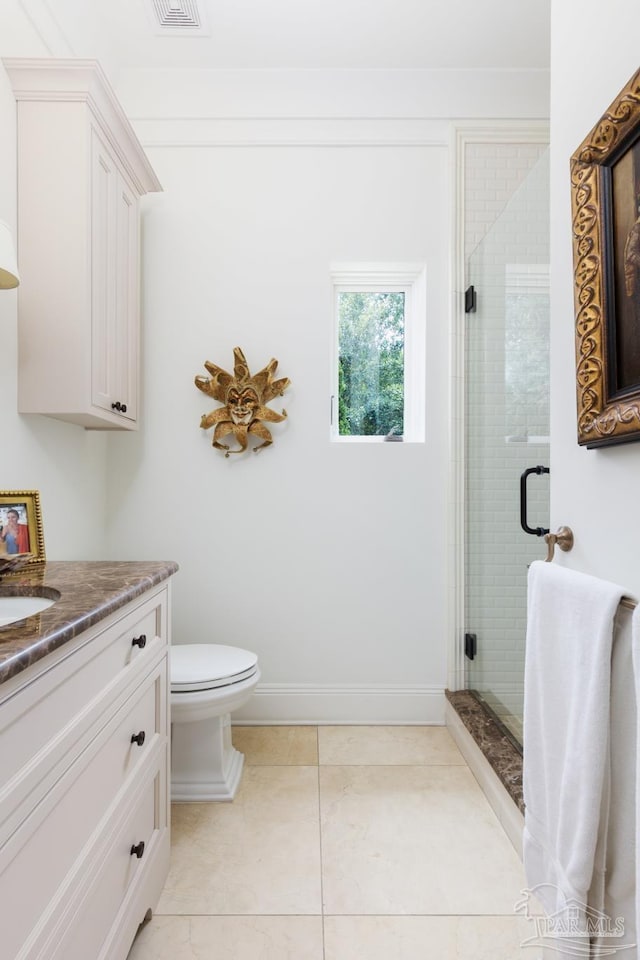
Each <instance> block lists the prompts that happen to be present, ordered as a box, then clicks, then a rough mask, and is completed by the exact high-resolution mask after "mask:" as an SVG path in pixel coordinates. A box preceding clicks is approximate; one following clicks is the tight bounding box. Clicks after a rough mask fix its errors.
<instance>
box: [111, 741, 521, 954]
mask: <svg viewBox="0 0 640 960" xmlns="http://www.w3.org/2000/svg"><path fill="white" fill-rule="evenodd" d="M233 740H234V743H235V745H236V746H237V747H238V749H239V750H242V752H243V753H244V754H245V758H246V760H245V769H244V773H243V778H242V783H241V785H240V789H239V791H238V794H237V796H236V799H235V800H234V801H233V803H212V804H207V803H194V804H175V805H174V807H173V838H172V860H171V869H170V873H169V877H168V879H167V883H166V886H165V889H164V892H163V895H162V898H161V900H160V903H159V905H158V910H157V912H156V914H155V915H154V917H153V918H152V920H151V921H150V922H149V923H148V924H146V925H145V926H144V927H143V928H142V929H141V930H140V932H139V934H138V937H137V938H136V941H135V943H134V945H133V947H132V949H131V953H130V955H129V960H432V958H433V960H489V958H490V960H517V958H521V960H537V957H538V951H537V950H536V949H532V948H530V947H526V946H525V947H522V946H521V944H522V942H523V941H524V940H525V939H527V937H529V936H531V934H532V930H531V929H530V922H529V921H527V920H526V919H525V918H524V917H522V916H519V915H517V914H516V913H515V912H514V905H515V904H516V902H517V901H518V900H519V899H520V891H521V890H522V889H523V888H524V887H525V881H524V875H523V872H522V865H521V863H520V861H519V859H518V857H517V855H516V853H515V851H514V850H513V848H512V846H511V844H510V842H509V840H508V839H507V837H506V835H505V834H504V832H503V831H502V828H501V827H500V825H499V823H498V820H497V819H496V817H495V815H494V813H493V811H492V810H491V808H490V807H489V805H488V803H487V801H486V799H485V797H484V795H483V793H482V791H481V790H480V788H479V787H478V785H477V783H476V781H475V779H474V777H473V776H472V774H471V772H470V771H469V769H468V767H467V766H466V764H465V761H464V760H463V758H462V756H461V755H460V753H459V751H458V749H457V747H456V746H455V744H454V742H453V740H452V739H451V737H450V736H449V734H448V732H447V730H446V729H445V728H443V727H319V728H316V727H237V728H235V729H234V731H233Z"/></svg>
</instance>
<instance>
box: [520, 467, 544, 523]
mask: <svg viewBox="0 0 640 960" xmlns="http://www.w3.org/2000/svg"><path fill="white" fill-rule="evenodd" d="M550 472H551V471H550V470H549V467H540V466H538V467H529V468H528V469H527V470H525V471H524V473H523V474H522V476H521V477H520V526H521V527H522V529H523V530H524V532H525V533H530V534H531V536H532V537H544V535H545V533H549V530H548V529H545V528H544V527H530V526H529V524H528V523H527V479H528V477H529V476H530V475H531V474H532V473H536V474H538V476H540V475H541V474H543V473H550Z"/></svg>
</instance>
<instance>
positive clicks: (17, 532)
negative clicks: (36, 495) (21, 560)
mask: <svg viewBox="0 0 640 960" xmlns="http://www.w3.org/2000/svg"><path fill="white" fill-rule="evenodd" d="M0 550H2V552H4V553H7V554H17V553H29V525H28V521H27V511H26V508H25V505H24V504H15V505H12V506H6V507H0Z"/></svg>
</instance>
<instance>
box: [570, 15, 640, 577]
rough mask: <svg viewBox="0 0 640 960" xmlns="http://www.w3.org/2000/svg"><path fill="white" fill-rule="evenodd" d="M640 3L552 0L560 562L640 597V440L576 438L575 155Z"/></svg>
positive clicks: (617, 67)
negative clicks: (586, 443) (564, 539)
mask: <svg viewBox="0 0 640 960" xmlns="http://www.w3.org/2000/svg"><path fill="white" fill-rule="evenodd" d="M639 31H640V7H638V5H637V4H635V3H631V2H630V0H611V3H609V4H608V5H607V8H606V15H603V12H602V6H601V4H598V3H597V2H596V0H586V3H584V4H582V5H581V7H580V16H576V9H575V4H573V3H571V2H570V0H556V2H554V3H553V4H552V36H553V43H552V65H551V68H552V69H551V74H552V85H551V144H552V147H551V164H552V168H551V234H552V245H551V278H552V318H551V331H552V339H551V358H552V380H551V404H552V425H551V450H552V454H551V465H552V482H551V527H552V530H555V529H556V528H557V527H558V526H560V525H562V524H566V525H567V526H569V527H571V528H572V530H573V532H574V535H575V547H574V549H573V551H572V552H571V553H569V554H563V555H560V556H559V558H558V560H557V562H559V563H564V564H566V565H567V566H571V567H573V568H575V569H577V570H582V571H584V572H586V573H591V574H594V575H596V576H600V577H604V578H605V579H608V580H614V581H616V582H618V583H621V584H622V585H623V586H625V587H626V588H627V589H628V590H629V591H632V592H634V593H635V594H636V595H640V564H638V537H639V535H640V498H639V497H638V493H637V488H638V476H639V475H640V445H639V444H638V443H632V444H626V445H622V446H616V447H609V448H606V449H599V450H586V449H584V448H582V447H578V445H577V442H576V399H575V354H574V306H573V264H572V250H571V196H570V189H569V157H570V156H571V154H572V153H573V152H574V150H575V149H576V147H578V146H579V144H580V143H581V142H582V140H583V139H584V137H586V135H587V134H588V133H589V131H590V130H591V129H592V127H593V126H594V124H595V123H596V122H597V120H598V119H599V118H600V117H601V115H602V114H603V113H604V111H605V110H606V109H607V107H608V106H609V104H610V103H611V102H612V101H613V99H614V98H615V97H616V96H617V94H618V92H619V91H620V90H621V89H622V87H623V86H624V85H625V83H626V82H627V80H628V79H629V78H630V77H631V76H632V74H633V73H634V72H635V71H636V70H637V69H638V65H639V56H638V44H637V37H638V33H639Z"/></svg>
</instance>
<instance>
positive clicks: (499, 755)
mask: <svg viewBox="0 0 640 960" xmlns="http://www.w3.org/2000/svg"><path fill="white" fill-rule="evenodd" d="M445 695H446V697H447V700H448V701H449V703H450V704H451V706H452V707H453V709H454V710H455V712H456V713H457V715H458V716H459V718H460V720H461V722H462V723H463V724H464V726H465V728H466V729H467V731H468V732H469V734H470V735H471V737H472V738H473V740H474V741H475V743H476V744H477V746H478V748H479V750H480V751H481V753H482V754H483V756H484V757H485V759H486V760H487V762H488V763H489V765H490V766H491V768H492V770H493V771H494V773H495V774H496V776H497V777H498V779H499V780H500V782H501V783H502V785H503V787H504V788H505V790H506V791H507V793H508V795H509V796H510V797H511V799H512V800H513V802H514V804H515V805H516V807H517V808H518V810H519V811H520V813H522V814H524V798H523V792H522V752H521V750H519V749H518V747H517V746H516V745H515V744H514V742H513V740H512V738H511V737H510V736H509V735H507V733H506V732H505V731H504V729H503V728H502V725H501V724H500V723H499V722H497V720H496V719H495V718H494V717H493V716H491V714H490V713H489V711H488V710H487V709H485V707H484V706H483V704H482V703H481V702H480V701H479V700H478V699H477V698H476V697H475V696H474V695H473V694H472V693H471V691H469V690H456V691H451V690H445Z"/></svg>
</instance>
